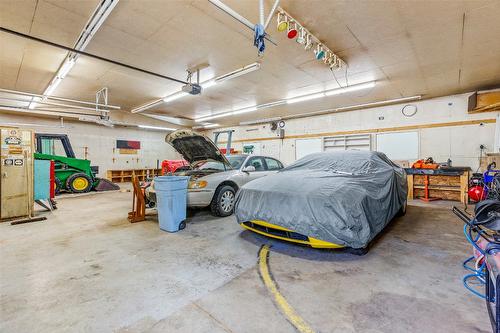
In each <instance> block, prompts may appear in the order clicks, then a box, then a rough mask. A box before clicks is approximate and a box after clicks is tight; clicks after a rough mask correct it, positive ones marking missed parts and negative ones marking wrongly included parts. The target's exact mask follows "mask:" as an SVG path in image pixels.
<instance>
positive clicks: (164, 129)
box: [137, 125, 177, 131]
mask: <svg viewBox="0 0 500 333" xmlns="http://www.w3.org/2000/svg"><path fill="white" fill-rule="evenodd" d="M137 127H139V128H145V129H153V130H160V131H176V130H177V128H170V127H159V126H149V125H137Z"/></svg>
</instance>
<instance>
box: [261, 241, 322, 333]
mask: <svg viewBox="0 0 500 333" xmlns="http://www.w3.org/2000/svg"><path fill="white" fill-rule="evenodd" d="M268 258H269V245H264V246H262V248H261V249H260V251H259V273H260V277H261V278H262V281H264V284H265V285H266V287H267V290H268V291H269V292H270V293H271V295H272V296H273V297H274V301H275V302H276V304H277V305H278V306H279V308H280V309H281V311H282V312H283V314H284V315H285V316H286V318H287V319H288V321H289V322H290V323H291V324H292V325H293V326H295V328H296V329H297V330H298V331H299V332H301V333H314V331H313V329H312V328H311V327H309V325H308V324H307V323H306V321H305V320H304V319H302V317H300V316H299V315H298V314H297V312H295V310H294V309H293V308H292V307H291V306H290V304H288V302H287V301H286V299H285V297H283V295H281V293H280V292H279V290H278V287H277V286H276V282H274V280H273V278H272V277H271V274H270V273H269V262H268Z"/></svg>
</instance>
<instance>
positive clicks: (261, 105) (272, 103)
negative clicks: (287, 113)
mask: <svg viewBox="0 0 500 333" xmlns="http://www.w3.org/2000/svg"><path fill="white" fill-rule="evenodd" d="M283 104H286V101H285V100H281V101H276V102H270V103H264V104H259V105H257V109H259V110H260V109H266V108H271V107H273V106H278V105H283Z"/></svg>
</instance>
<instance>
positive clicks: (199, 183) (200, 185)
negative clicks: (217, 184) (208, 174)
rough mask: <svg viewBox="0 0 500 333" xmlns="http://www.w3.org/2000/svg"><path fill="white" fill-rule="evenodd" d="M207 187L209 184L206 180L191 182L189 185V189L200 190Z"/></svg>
mask: <svg viewBox="0 0 500 333" xmlns="http://www.w3.org/2000/svg"><path fill="white" fill-rule="evenodd" d="M206 186H207V182H206V181H205V180H197V181H190V182H189V184H188V188H189V189H200V188H204V187H206Z"/></svg>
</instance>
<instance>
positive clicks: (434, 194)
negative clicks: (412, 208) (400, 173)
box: [405, 168, 470, 203]
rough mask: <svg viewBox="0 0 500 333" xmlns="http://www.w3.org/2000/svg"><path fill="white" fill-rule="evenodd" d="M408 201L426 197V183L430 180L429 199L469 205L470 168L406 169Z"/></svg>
mask: <svg viewBox="0 0 500 333" xmlns="http://www.w3.org/2000/svg"><path fill="white" fill-rule="evenodd" d="M405 171H406V173H407V179H408V199H409V200H411V199H414V198H423V197H424V196H425V181H426V178H427V179H428V182H429V183H428V191H429V197H431V198H438V199H443V200H452V201H460V202H461V203H467V202H468V201H469V197H468V194H467V191H468V189H469V177H470V168H450V169H449V170H442V169H436V170H432V169H413V168H406V169H405Z"/></svg>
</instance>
